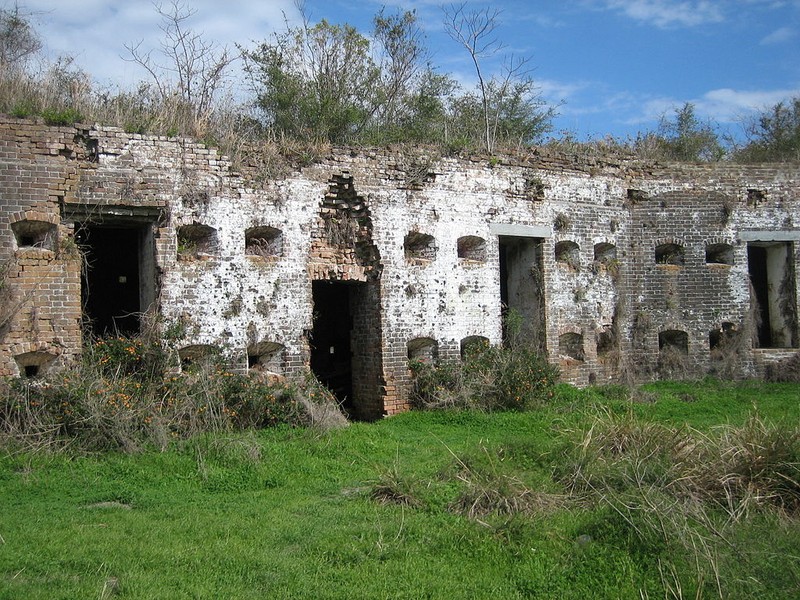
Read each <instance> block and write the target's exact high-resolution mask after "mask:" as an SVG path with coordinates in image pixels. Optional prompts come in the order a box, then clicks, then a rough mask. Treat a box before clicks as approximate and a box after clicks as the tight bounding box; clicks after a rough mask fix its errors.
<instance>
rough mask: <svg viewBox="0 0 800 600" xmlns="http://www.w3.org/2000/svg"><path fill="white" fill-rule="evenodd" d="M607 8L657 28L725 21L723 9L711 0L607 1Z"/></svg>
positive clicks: (692, 25)
mask: <svg viewBox="0 0 800 600" xmlns="http://www.w3.org/2000/svg"><path fill="white" fill-rule="evenodd" d="M605 6H606V8H609V9H611V10H616V11H618V12H621V13H622V14H624V15H626V16H628V17H630V18H632V19H635V20H637V21H642V22H645V23H652V24H654V25H656V26H657V27H674V26H679V27H681V26H682V27H694V26H696V25H702V24H704V23H719V22H720V21H722V20H723V19H724V15H723V11H722V8H721V7H720V6H719V5H718V3H716V2H712V1H710V0H695V1H691V2H689V1H675V0H605Z"/></svg>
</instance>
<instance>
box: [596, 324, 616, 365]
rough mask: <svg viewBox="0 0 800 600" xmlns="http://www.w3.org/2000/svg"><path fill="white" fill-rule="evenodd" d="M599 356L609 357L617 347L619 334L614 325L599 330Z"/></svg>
mask: <svg viewBox="0 0 800 600" xmlns="http://www.w3.org/2000/svg"><path fill="white" fill-rule="evenodd" d="M595 341H596V343H597V358H600V359H602V358H607V357H608V356H610V355H611V353H612V352H614V350H616V349H617V336H616V335H615V333H614V329H613V328H612V327H606V328H605V329H603V331H599V332H598V333H597V337H596V340H595Z"/></svg>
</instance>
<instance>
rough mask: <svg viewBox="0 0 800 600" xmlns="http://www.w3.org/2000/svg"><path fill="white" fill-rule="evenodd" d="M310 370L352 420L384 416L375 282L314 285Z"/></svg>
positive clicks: (325, 282) (322, 283)
mask: <svg viewBox="0 0 800 600" xmlns="http://www.w3.org/2000/svg"><path fill="white" fill-rule="evenodd" d="M311 289H312V296H313V301H314V329H313V332H312V336H311V371H312V372H313V373H314V375H315V376H316V377H317V379H319V381H320V382H321V383H323V384H324V385H325V386H327V387H328V389H330V390H331V391H332V392H333V393H334V394H335V395H336V398H337V400H338V401H339V402H340V403H341V404H342V408H343V409H344V410H345V412H347V414H348V416H349V417H352V418H355V419H364V420H374V419H378V418H380V417H381V416H382V414H383V397H382V392H381V382H382V381H383V374H382V368H383V367H382V359H381V356H382V353H381V327H380V298H379V291H378V290H379V285H378V282H377V281H369V282H363V281H313V282H312V288H311Z"/></svg>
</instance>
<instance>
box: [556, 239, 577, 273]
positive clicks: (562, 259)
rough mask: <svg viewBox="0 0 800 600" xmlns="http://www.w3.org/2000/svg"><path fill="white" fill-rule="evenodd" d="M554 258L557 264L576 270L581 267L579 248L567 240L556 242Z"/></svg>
mask: <svg viewBox="0 0 800 600" xmlns="http://www.w3.org/2000/svg"><path fill="white" fill-rule="evenodd" d="M555 258H556V262H557V263H558V264H561V265H564V266H566V267H569V268H570V269H573V270H575V271H578V270H579V269H580V267H581V248H580V246H578V244H576V243H575V242H571V241H569V240H565V241H562V242H558V243H557V244H556V248H555Z"/></svg>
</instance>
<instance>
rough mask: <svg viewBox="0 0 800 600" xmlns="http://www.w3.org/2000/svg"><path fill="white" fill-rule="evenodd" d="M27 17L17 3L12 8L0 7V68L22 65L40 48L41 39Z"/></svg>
mask: <svg viewBox="0 0 800 600" xmlns="http://www.w3.org/2000/svg"><path fill="white" fill-rule="evenodd" d="M29 17H30V15H28V14H25V13H23V12H22V11H21V10H20V8H19V5H17V4H15V5H14V8H13V9H5V8H2V9H0V69H1V70H6V69H13V68H19V67H21V66H23V65H24V64H25V63H26V62H27V61H28V60H29V59H30V58H31V57H32V56H34V55H35V54H37V53H38V52H39V51H40V50H41V49H42V40H41V39H40V38H39V34H38V33H37V32H36V31H35V30H34V29H33V27H32V26H31V23H30V19H29Z"/></svg>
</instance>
